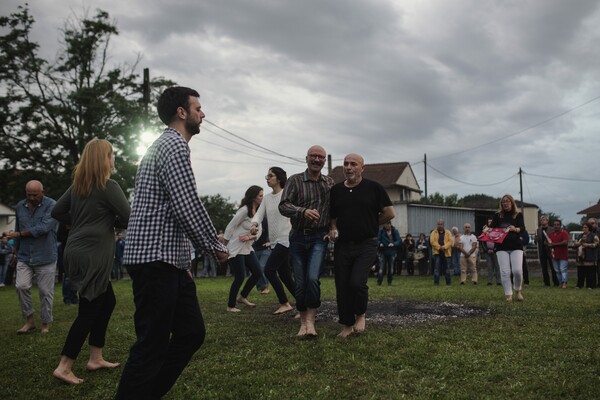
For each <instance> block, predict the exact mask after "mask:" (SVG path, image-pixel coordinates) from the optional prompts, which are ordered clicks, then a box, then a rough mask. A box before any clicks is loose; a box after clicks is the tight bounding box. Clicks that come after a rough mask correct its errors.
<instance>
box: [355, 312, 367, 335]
mask: <svg viewBox="0 0 600 400" xmlns="http://www.w3.org/2000/svg"><path fill="white" fill-rule="evenodd" d="M366 327H367V317H366V316H365V314H361V315H359V316H358V317H356V321H355V322H354V326H353V328H354V332H356V333H364V332H365V329H366Z"/></svg>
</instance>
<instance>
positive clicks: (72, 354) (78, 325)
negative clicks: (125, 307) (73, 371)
mask: <svg viewBox="0 0 600 400" xmlns="http://www.w3.org/2000/svg"><path fill="white" fill-rule="evenodd" d="M116 303H117V302H116V300H115V293H114V292H113V289H112V285H111V284H110V282H109V283H108V287H107V288H106V291H105V292H104V293H102V294H101V295H100V296H98V297H96V298H95V299H94V300H91V301H90V300H87V299H85V298H83V297H81V298H80V299H79V311H78V314H77V318H75V321H73V325H71V329H69V333H68V335H67V339H66V340H65V345H64V347H63V349H62V352H61V353H60V354H61V355H63V356H67V357H69V358H70V359H73V360H75V359H76V358H77V356H78V355H79V352H80V351H81V347H82V346H83V343H84V342H85V338H86V337H87V336H88V335H89V336H90V338H89V340H88V343H89V345H90V346H95V347H100V348H103V347H104V341H105V338H106V328H107V327H108V321H109V320H110V316H111V315H112V312H113V310H114V309H115V304H116Z"/></svg>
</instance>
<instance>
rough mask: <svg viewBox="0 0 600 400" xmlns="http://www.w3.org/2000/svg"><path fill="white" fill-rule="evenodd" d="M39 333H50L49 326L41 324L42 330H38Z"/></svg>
mask: <svg viewBox="0 0 600 400" xmlns="http://www.w3.org/2000/svg"><path fill="white" fill-rule="evenodd" d="M40 332H42V333H48V332H50V325H48V324H42V329H41V330H40Z"/></svg>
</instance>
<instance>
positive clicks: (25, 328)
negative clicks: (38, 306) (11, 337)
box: [17, 322, 35, 335]
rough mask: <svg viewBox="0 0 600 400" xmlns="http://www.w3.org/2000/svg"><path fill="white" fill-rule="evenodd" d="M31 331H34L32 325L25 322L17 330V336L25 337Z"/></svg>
mask: <svg viewBox="0 0 600 400" xmlns="http://www.w3.org/2000/svg"><path fill="white" fill-rule="evenodd" d="M33 331H35V325H32V324H30V323H29V322H27V323H25V325H23V326H22V327H21V328H20V329H17V335H26V334H28V333H31V332H33Z"/></svg>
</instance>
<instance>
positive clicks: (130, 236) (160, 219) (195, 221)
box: [123, 128, 227, 269]
mask: <svg viewBox="0 0 600 400" xmlns="http://www.w3.org/2000/svg"><path fill="white" fill-rule="evenodd" d="M188 239H189V241H191V242H192V244H193V246H194V247H195V248H196V249H201V250H203V251H204V252H205V253H207V254H209V255H211V256H213V257H216V253H215V251H216V250H218V251H222V252H226V251H227V249H226V248H225V247H224V246H223V244H222V243H221V242H219V240H218V239H217V232H216V230H215V228H214V226H213V224H212V222H211V220H210V217H209V215H208V213H207V211H206V209H205V208H204V205H203V204H202V202H201V201H200V197H199V196H198V192H197V189H196V180H195V179H194V172H193V171H192V164H191V161H190V148H189V146H188V144H187V142H186V141H185V139H184V138H183V137H182V136H181V134H180V133H179V132H177V131H176V130H175V129H172V128H166V129H165V131H164V132H163V134H162V135H161V136H160V137H159V138H158V139H156V141H155V142H154V143H153V144H152V146H150V148H149V149H148V151H147V152H146V155H145V156H144V158H143V159H142V161H141V163H140V166H139V168H138V172H137V175H136V178H135V191H134V198H133V205H132V207H131V216H130V218H129V226H128V228H127V240H126V245H125V253H124V255H123V264H125V265H130V264H145V263H150V262H153V261H162V262H165V263H167V264H171V265H174V266H175V267H177V268H180V269H189V268H190V266H191V262H190V247H189V242H188Z"/></svg>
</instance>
